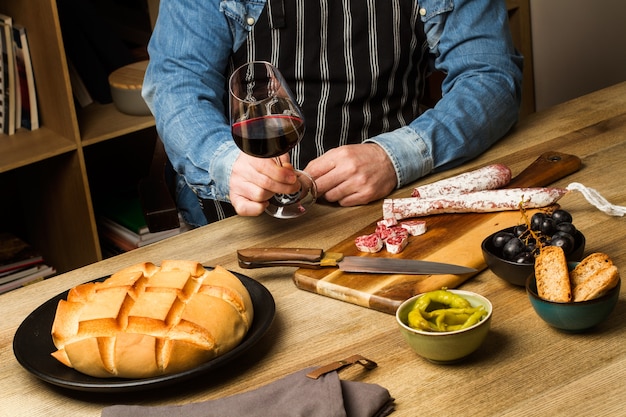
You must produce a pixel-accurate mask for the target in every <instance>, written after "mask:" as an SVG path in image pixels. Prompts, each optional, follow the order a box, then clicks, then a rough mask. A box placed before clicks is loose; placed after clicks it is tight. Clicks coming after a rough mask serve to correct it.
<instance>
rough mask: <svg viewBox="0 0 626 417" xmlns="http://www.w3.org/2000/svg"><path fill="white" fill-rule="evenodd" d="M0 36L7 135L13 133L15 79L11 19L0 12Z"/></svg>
mask: <svg viewBox="0 0 626 417" xmlns="http://www.w3.org/2000/svg"><path fill="white" fill-rule="evenodd" d="M0 38H1V41H2V42H1V45H2V66H3V68H2V70H3V76H2V81H3V86H2V88H3V100H2V101H3V103H2V104H3V108H2V117H3V123H2V129H3V130H2V132H3V133H6V134H7V135H12V134H14V133H15V120H16V104H17V100H16V99H17V95H16V85H17V84H16V81H15V77H16V75H15V68H16V65H15V51H14V45H13V19H12V18H11V17H10V16H7V15H4V14H0Z"/></svg>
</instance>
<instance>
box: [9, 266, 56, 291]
mask: <svg viewBox="0 0 626 417" xmlns="http://www.w3.org/2000/svg"><path fill="white" fill-rule="evenodd" d="M55 273H56V270H55V269H54V268H52V267H51V266H48V265H39V266H37V268H36V270H35V271H34V272H33V273H32V274H29V275H26V276H23V277H21V278H18V279H15V280H13V281H9V282H6V283H4V284H0V294H3V293H5V292H7V291H11V290H14V289H16V288H20V287H25V286H26V285H30V284H34V283H35V282H39V281H43V280H44V279H46V278H48V277H50V276H51V275H54V274H55Z"/></svg>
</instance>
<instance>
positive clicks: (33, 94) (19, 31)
mask: <svg viewBox="0 0 626 417" xmlns="http://www.w3.org/2000/svg"><path fill="white" fill-rule="evenodd" d="M13 40H14V43H15V61H16V64H17V73H18V79H19V83H18V84H19V87H20V88H19V92H20V97H21V120H20V122H21V123H20V125H21V127H23V128H26V129H29V130H37V129H38V128H39V107H38V105H37V89H36V86H35V73H34V71H33V63H32V60H31V57H30V46H29V44H28V34H27V32H26V28H25V27H24V26H22V25H19V24H14V25H13Z"/></svg>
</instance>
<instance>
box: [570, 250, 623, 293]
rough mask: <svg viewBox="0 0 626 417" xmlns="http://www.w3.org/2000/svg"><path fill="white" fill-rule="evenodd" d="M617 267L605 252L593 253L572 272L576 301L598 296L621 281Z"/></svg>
mask: <svg viewBox="0 0 626 417" xmlns="http://www.w3.org/2000/svg"><path fill="white" fill-rule="evenodd" d="M619 279H620V277H619V272H618V270H617V267H616V266H615V265H613V262H612V261H611V259H610V258H609V257H608V255H606V254H604V253H593V254H591V255H589V256H587V257H586V258H585V259H583V260H582V261H581V262H580V263H579V264H578V265H577V266H576V268H574V269H573V270H572V271H571V272H570V282H571V285H572V297H573V300H574V301H586V300H592V299H594V298H598V297H600V296H602V295H603V294H605V293H606V292H607V291H609V290H610V289H611V288H613V287H615V286H616V285H617V283H618V282H619Z"/></svg>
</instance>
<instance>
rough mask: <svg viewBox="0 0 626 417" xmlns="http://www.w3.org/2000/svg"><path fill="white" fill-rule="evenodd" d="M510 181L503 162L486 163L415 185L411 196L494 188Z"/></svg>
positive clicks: (427, 196) (432, 195) (507, 170)
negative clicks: (479, 166) (457, 173)
mask: <svg viewBox="0 0 626 417" xmlns="http://www.w3.org/2000/svg"><path fill="white" fill-rule="evenodd" d="M510 181H511V170H510V169H509V167H507V166H506V165H503V164H493V165H487V166H485V167H482V168H478V169H476V170H474V171H470V172H465V173H463V174H459V175H455V176H454V177H450V178H446V179H443V180H440V181H435V182H433V183H430V184H425V185H421V186H419V187H415V188H414V189H413V192H412V193H411V196H412V197H421V198H431V197H438V196H447V195H452V194H464V193H468V192H474V191H482V190H494V189H496V188H501V187H504V186H505V185H507V184H508V183H509V182H510Z"/></svg>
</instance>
